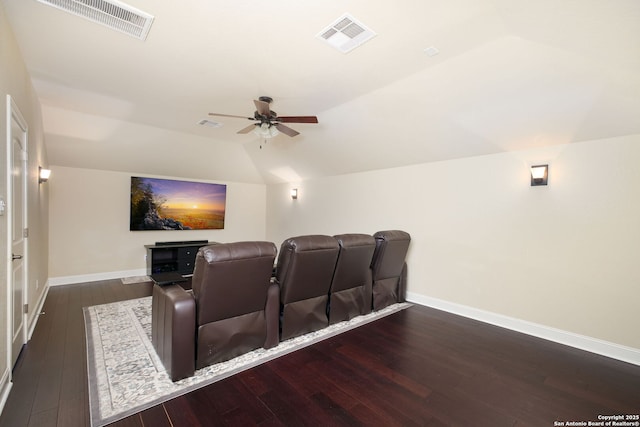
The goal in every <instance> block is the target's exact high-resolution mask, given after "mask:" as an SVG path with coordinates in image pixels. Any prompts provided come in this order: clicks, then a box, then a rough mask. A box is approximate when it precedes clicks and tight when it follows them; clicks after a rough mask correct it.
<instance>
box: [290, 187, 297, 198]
mask: <svg viewBox="0 0 640 427" xmlns="http://www.w3.org/2000/svg"><path fill="white" fill-rule="evenodd" d="M291 198H292V199H294V200H295V199H297V198H298V189H297V188H292V189H291Z"/></svg>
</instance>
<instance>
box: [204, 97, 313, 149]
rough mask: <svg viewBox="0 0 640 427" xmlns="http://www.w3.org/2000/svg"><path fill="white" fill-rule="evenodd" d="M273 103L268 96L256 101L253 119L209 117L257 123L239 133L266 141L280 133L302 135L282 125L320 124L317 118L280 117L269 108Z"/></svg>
mask: <svg viewBox="0 0 640 427" xmlns="http://www.w3.org/2000/svg"><path fill="white" fill-rule="evenodd" d="M271 102H273V99H272V98H271V97H268V96H261V97H260V98H258V99H257V100H254V101H253V103H254V104H255V105H256V111H255V112H254V113H253V117H245V116H234V115H231V114H218V113H209V115H210V116H219V117H235V118H238V119H248V120H252V121H255V122H256V123H253V124H251V125H249V126H247V127H246V128H243V129H240V130H239V131H238V132H237V133H249V132H251V131H253V132H254V133H256V134H257V135H259V136H260V137H263V138H265V139H267V138H272V137H274V136H276V135H278V133H279V132H282V133H284V134H285V135H288V136H296V135H299V134H300V132H298V131H296V130H294V129H291V128H290V127H289V126H285V125H283V124H282V123H318V118H317V117H316V116H278V115H277V114H276V112H275V111H273V110H271V109H270V108H269V104H271Z"/></svg>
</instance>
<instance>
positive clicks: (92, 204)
mask: <svg viewBox="0 0 640 427" xmlns="http://www.w3.org/2000/svg"><path fill="white" fill-rule="evenodd" d="M132 175H133V176H145V175H139V174H136V173H123V172H110V171H101V170H93V169H79V168H68V167H61V166H53V167H52V177H51V179H50V180H49V182H48V185H50V189H51V203H50V205H49V206H50V218H51V224H52V227H51V232H50V245H49V252H50V268H49V276H50V280H51V283H52V284H65V283H77V282H85V281H92V280H100V279H103V278H114V277H123V275H137V274H146V273H145V271H144V269H145V266H146V263H145V258H144V257H145V254H146V251H145V248H144V245H147V244H153V243H155V242H156V241H181V240H209V241H222V242H226V241H240V240H262V239H264V237H265V197H266V196H265V194H266V187H265V186H264V185H263V184H243V183H234V182H221V181H216V183H219V184H226V185H227V212H226V218H225V228H224V230H180V231H129V196H130V190H131V176H132ZM159 178H169V179H183V178H180V177H159Z"/></svg>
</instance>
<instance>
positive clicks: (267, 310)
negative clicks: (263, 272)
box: [264, 278, 280, 348]
mask: <svg viewBox="0 0 640 427" xmlns="http://www.w3.org/2000/svg"><path fill="white" fill-rule="evenodd" d="M264 316H265V319H266V321H267V339H266V340H265V341H264V348H272V347H275V346H277V345H278V344H279V343H280V285H279V283H278V281H277V280H275V278H274V279H272V281H271V284H270V285H269V289H267V303H266V304H265V307H264Z"/></svg>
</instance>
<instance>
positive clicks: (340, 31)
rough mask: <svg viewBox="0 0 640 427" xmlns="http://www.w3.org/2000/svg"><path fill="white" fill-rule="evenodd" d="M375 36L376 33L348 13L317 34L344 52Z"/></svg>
mask: <svg viewBox="0 0 640 427" xmlns="http://www.w3.org/2000/svg"><path fill="white" fill-rule="evenodd" d="M375 36H376V33H374V32H373V31H372V30H371V29H369V28H367V26H365V25H364V24H362V23H361V22H359V21H357V20H356V19H355V18H354V17H353V16H351V15H349V14H348V13H345V14H344V15H342V16H341V17H340V18H338V19H336V21H335V22H334V23H333V24H331V25H329V26H328V27H327V28H325V29H323V30H322V31H320V33H318V34H317V35H316V37H318V38H320V39H321V40H323V41H325V42H326V43H328V44H329V45H330V46H332V47H334V48H336V49H338V50H339V51H340V52H342V53H347V52H350V51H352V50H353V49H355V48H356V47H358V46H360V45H362V44H363V43H364V42H366V41H367V40H370V39H372V38H373V37H375Z"/></svg>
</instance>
